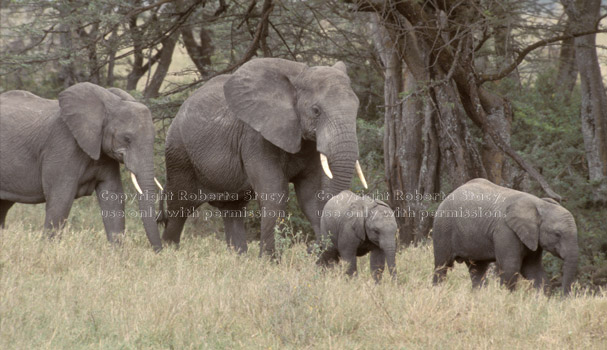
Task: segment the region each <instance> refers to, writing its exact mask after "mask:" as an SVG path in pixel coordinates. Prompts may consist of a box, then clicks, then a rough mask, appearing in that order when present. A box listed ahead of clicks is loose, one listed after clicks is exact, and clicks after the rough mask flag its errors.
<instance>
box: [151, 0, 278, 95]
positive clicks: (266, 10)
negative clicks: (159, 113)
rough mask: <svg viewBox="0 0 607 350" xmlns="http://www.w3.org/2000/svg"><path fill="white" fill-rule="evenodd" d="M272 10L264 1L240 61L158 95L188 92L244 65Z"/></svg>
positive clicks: (269, 3)
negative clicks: (250, 38)
mask: <svg viewBox="0 0 607 350" xmlns="http://www.w3.org/2000/svg"><path fill="white" fill-rule="evenodd" d="M273 9H274V4H272V0H264V2H263V7H262V11H263V14H262V16H261V20H260V22H259V24H258V25H257V30H256V31H255V36H254V37H253V41H252V42H251V44H250V45H249V47H248V48H247V51H246V52H245V54H244V55H243V56H242V57H241V58H240V60H238V62H236V63H234V64H232V65H230V66H229V67H227V68H225V69H223V70H221V71H219V72H217V73H215V74H212V75H210V76H209V77H207V78H204V79H198V80H196V81H194V82H192V83H189V84H187V85H184V86H181V87H179V88H176V89H173V90H170V91H167V92H165V93H162V94H160V96H168V95H172V94H176V93H178V92H182V91H185V90H188V89H189V88H191V87H193V86H196V85H198V84H200V83H201V82H203V81H208V80H211V79H212V78H214V77H216V76H218V75H222V74H226V73H230V72H232V71H234V70H235V69H236V68H238V67H240V66H241V65H243V64H244V63H246V62H247V61H248V60H250V59H251V58H252V57H253V56H254V55H255V51H257V49H259V42H260V40H261V35H262V33H263V31H264V27H266V26H267V23H268V21H269V18H270V14H271V13H272V10H273Z"/></svg>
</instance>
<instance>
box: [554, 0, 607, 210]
mask: <svg viewBox="0 0 607 350" xmlns="http://www.w3.org/2000/svg"><path fill="white" fill-rule="evenodd" d="M600 4H601V1H600V0H580V1H577V2H573V1H565V0H563V5H565V9H566V11H567V15H568V16H569V17H570V18H572V19H573V22H574V23H575V25H574V29H573V30H574V31H578V32H579V31H587V30H593V29H595V28H596V26H597V23H598V20H599V18H600ZM575 59H576V63H577V66H578V69H579V72H580V81H581V84H580V85H581V94H582V109H581V112H580V117H581V119H582V134H583V136H584V147H585V149H586V160H587V162H588V177H589V179H590V181H591V183H592V184H593V185H594V186H596V190H595V191H593V195H594V198H593V201H594V202H595V203H600V204H607V95H606V93H605V87H604V85H603V80H602V76H601V68H600V66H599V61H598V56H597V52H596V35H595V34H590V35H585V36H579V37H576V38H575Z"/></svg>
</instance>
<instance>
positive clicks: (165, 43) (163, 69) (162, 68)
mask: <svg viewBox="0 0 607 350" xmlns="http://www.w3.org/2000/svg"><path fill="white" fill-rule="evenodd" d="M178 37H179V34H176V33H174V34H172V35H170V36H169V37H166V38H165V39H163V40H162V49H161V54H160V59H159V60H158V65H157V67H156V71H155V72H154V76H153V77H152V80H151V81H150V82H149V84H148V85H147V87H146V88H145V91H144V93H143V95H144V96H145V98H153V97H158V92H159V91H160V87H161V86H162V82H163V81H164V78H165V77H166V75H167V73H168V71H169V67H170V66H171V61H172V60H173V51H175V45H176V44H177V38H178Z"/></svg>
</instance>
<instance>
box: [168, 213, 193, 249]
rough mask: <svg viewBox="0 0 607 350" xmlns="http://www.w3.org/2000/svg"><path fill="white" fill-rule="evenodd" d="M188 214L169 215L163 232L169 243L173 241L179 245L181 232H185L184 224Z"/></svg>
mask: <svg viewBox="0 0 607 350" xmlns="http://www.w3.org/2000/svg"><path fill="white" fill-rule="evenodd" d="M187 218H188V217H187V216H185V215H184V216H173V217H169V218H168V220H167V223H166V227H165V228H164V232H163V233H162V240H163V241H165V242H167V243H173V244H175V245H177V246H178V245H179V242H180V241H181V232H183V226H184V225H185V221H186V220H187Z"/></svg>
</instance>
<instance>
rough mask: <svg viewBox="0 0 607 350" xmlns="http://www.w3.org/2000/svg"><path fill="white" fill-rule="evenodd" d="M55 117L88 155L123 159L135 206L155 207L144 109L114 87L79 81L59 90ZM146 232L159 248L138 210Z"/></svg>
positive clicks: (148, 220) (149, 221)
mask: <svg viewBox="0 0 607 350" xmlns="http://www.w3.org/2000/svg"><path fill="white" fill-rule="evenodd" d="M59 106H60V108H61V111H60V113H61V118H62V120H63V121H64V122H65V123H66V124H67V126H68V128H69V130H70V131H71V133H72V135H73V136H74V138H75V140H76V142H77V143H78V145H79V146H80V148H82V150H83V151H84V152H86V154H88V155H89V156H90V157H91V158H92V159H93V160H98V159H99V158H100V157H101V156H102V154H103V155H106V156H108V157H110V158H113V159H115V160H116V161H118V162H120V163H123V164H124V165H125V166H126V168H127V169H128V170H129V171H130V172H131V179H132V180H133V183H134V185H135V188H136V189H137V191H138V192H139V193H140V194H143V193H145V194H146V195H143V196H140V197H139V209H140V210H141V211H142V212H143V213H154V211H155V205H154V200H155V198H154V197H155V196H154V194H155V182H156V184H158V182H157V181H156V180H155V178H154V134H155V130H154V124H153V122H152V115H151V113H150V111H149V109H148V108H147V107H146V106H144V105H143V104H141V103H138V102H136V100H135V99H134V98H133V97H132V96H131V95H129V94H128V93H127V92H125V91H122V90H120V89H116V88H112V89H104V88H102V87H100V86H97V85H94V84H91V83H79V84H76V85H73V86H71V87H69V88H68V89H66V90H64V91H63V92H61V93H60V94H59ZM142 220H143V225H144V228H145V231H146V234H147V237H148V239H149V241H150V243H151V244H152V246H153V247H154V249H156V250H159V249H161V248H162V244H161V241H160V235H159V232H158V227H157V225H156V222H155V218H154V217H153V215H152V216H150V215H142Z"/></svg>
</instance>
